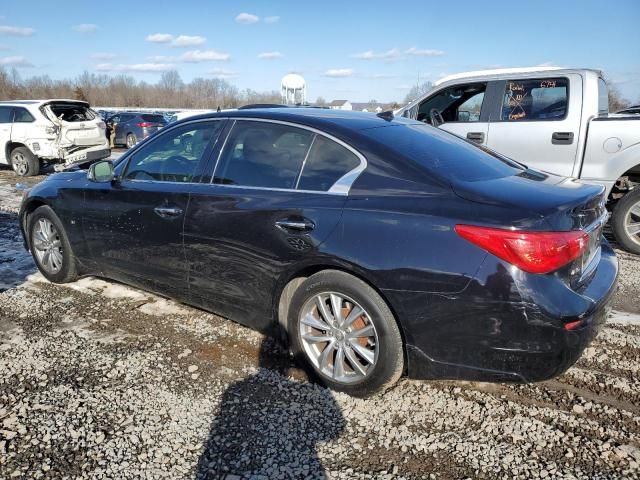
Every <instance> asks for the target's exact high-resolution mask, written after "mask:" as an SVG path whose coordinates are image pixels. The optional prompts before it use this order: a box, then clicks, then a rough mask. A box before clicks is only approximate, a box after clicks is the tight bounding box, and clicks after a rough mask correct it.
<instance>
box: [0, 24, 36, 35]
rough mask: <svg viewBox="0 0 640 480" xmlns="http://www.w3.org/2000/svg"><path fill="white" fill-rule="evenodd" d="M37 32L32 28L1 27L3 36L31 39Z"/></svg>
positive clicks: (0, 31)
mask: <svg viewBox="0 0 640 480" xmlns="http://www.w3.org/2000/svg"><path fill="white" fill-rule="evenodd" d="M35 32H36V31H35V30H34V29H33V28H31V27H15V26H12V25H0V34H1V35H13V36H15V37H30V36H31V35H33V34H34V33H35Z"/></svg>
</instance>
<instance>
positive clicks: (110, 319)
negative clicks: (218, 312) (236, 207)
mask: <svg viewBox="0 0 640 480" xmlns="http://www.w3.org/2000/svg"><path fill="white" fill-rule="evenodd" d="M36 180H37V179H36ZM12 182H13V183H12ZM14 184H15V177H12V174H11V173H9V172H6V171H0V209H3V210H5V211H9V212H12V211H15V208H16V202H17V200H15V199H16V198H19V192H18V191H16V190H15V188H14V186H13V185H14ZM0 245H1V247H0V290H4V291H3V292H2V293H0V478H12V477H14V478H55V479H60V478H92V479H93V478H117V479H121V478H122V479H124V478H171V479H175V478H199V479H223V478H227V479H239V478H263V479H270V478H343V479H352V478H412V479H413V478H427V479H431V478H439V479H440V478H441V479H450V478H460V479H463V478H548V479H555V478H585V479H604V478H616V479H617V478H640V372H639V370H640V315H638V313H640V299H639V298H638V297H639V295H638V292H639V291H640V289H639V282H640V268H639V266H640V265H639V264H638V261H639V260H638V259H637V258H634V257H633V256H631V255H627V254H622V255H621V256H620V262H621V286H620V292H619V293H618V296H617V298H616V308H617V309H618V310H617V311H615V312H614V313H613V314H612V316H611V318H610V319H609V321H608V324H607V325H606V326H605V327H604V328H603V330H602V332H601V333H600V335H599V336H598V338H597V339H596V341H595V342H594V343H593V345H592V346H591V347H590V348H589V349H588V350H587V351H586V352H585V355H584V356H583V358H582V359H581V360H580V361H579V362H578V364H577V365H576V366H575V367H574V368H571V369H570V370H569V371H568V372H567V373H566V374H564V375H562V376H560V377H558V378H556V379H554V380H552V381H548V382H543V383H538V384H533V385H508V384H488V383H475V382H419V381H411V380H406V379H405V380H402V381H400V382H399V384H398V385H397V386H396V387H394V388H393V389H391V390H390V391H388V392H386V393H385V394H384V395H380V396H377V397H374V398H370V399H367V400H360V399H354V398H350V397H348V396H346V395H343V394H336V393H332V392H330V391H327V390H326V389H324V388H321V387H319V386H317V385H314V384H312V383H310V382H308V381H307V379H306V378H305V376H304V374H303V372H302V371H300V370H299V369H297V368H296V367H295V366H294V365H292V363H291V362H290V359H289V357H288V355H287V353H286V352H284V351H282V349H280V348H279V347H278V345H277V344H276V343H275V342H273V341H272V340H271V339H269V338H265V337H263V336H262V335H260V334H258V333H256V332H253V331H251V330H249V329H246V328H244V327H242V326H239V325H237V324H235V323H232V322H230V321H227V320H224V319H222V318H220V317H217V316H215V315H212V314H208V313H206V312H203V311H201V310H197V309H192V308H190V307H187V306H184V305H181V304H178V303H175V302H172V301H169V300H166V299H162V298H159V297H156V296H153V295H151V294H148V293H146V292H142V291H139V290H135V289H132V288H129V287H126V286H123V285H120V284H116V283H112V282H107V281H103V280H99V279H93V278H86V279H82V280H80V281H78V282H75V283H73V284H68V285H64V286H61V285H53V284H50V283H48V282H46V281H45V280H44V279H43V278H42V277H41V276H40V275H39V274H36V273H35V268H34V266H33V263H32V262H31V261H30V259H29V257H28V256H27V255H26V254H25V253H24V252H23V251H22V249H21V240H20V238H19V232H18V229H17V224H16V217H15V214H9V213H5V214H0ZM1 282H4V283H3V284H2V283H1Z"/></svg>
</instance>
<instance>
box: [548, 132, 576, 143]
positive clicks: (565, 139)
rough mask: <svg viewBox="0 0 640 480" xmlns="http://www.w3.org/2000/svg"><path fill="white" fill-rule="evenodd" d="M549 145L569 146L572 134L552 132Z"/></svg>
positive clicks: (571, 141)
mask: <svg viewBox="0 0 640 480" xmlns="http://www.w3.org/2000/svg"><path fill="white" fill-rule="evenodd" d="M551 143H552V144H554V145H571V144H572V143H573V132H553V133H552V134H551Z"/></svg>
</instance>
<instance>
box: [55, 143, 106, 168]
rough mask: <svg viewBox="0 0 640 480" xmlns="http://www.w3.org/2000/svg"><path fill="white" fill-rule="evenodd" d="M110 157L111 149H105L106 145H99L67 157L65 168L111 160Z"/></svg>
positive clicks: (65, 157)
mask: <svg viewBox="0 0 640 480" xmlns="http://www.w3.org/2000/svg"><path fill="white" fill-rule="evenodd" d="M110 156H111V149H110V148H105V147H104V145H98V146H96V147H91V148H85V149H83V150H79V151H77V152H74V153H72V154H68V155H65V156H64V165H65V167H70V166H73V165H79V164H83V163H89V162H97V161H98V160H102V159H103V158H109V157H110Z"/></svg>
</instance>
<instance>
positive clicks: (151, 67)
mask: <svg viewBox="0 0 640 480" xmlns="http://www.w3.org/2000/svg"><path fill="white" fill-rule="evenodd" d="M173 68H175V65H174V64H172V63H134V64H124V63H120V64H115V65H114V64H112V63H101V64H99V65H96V70H98V71H101V72H142V73H148V72H166V71H168V70H171V69H173Z"/></svg>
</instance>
